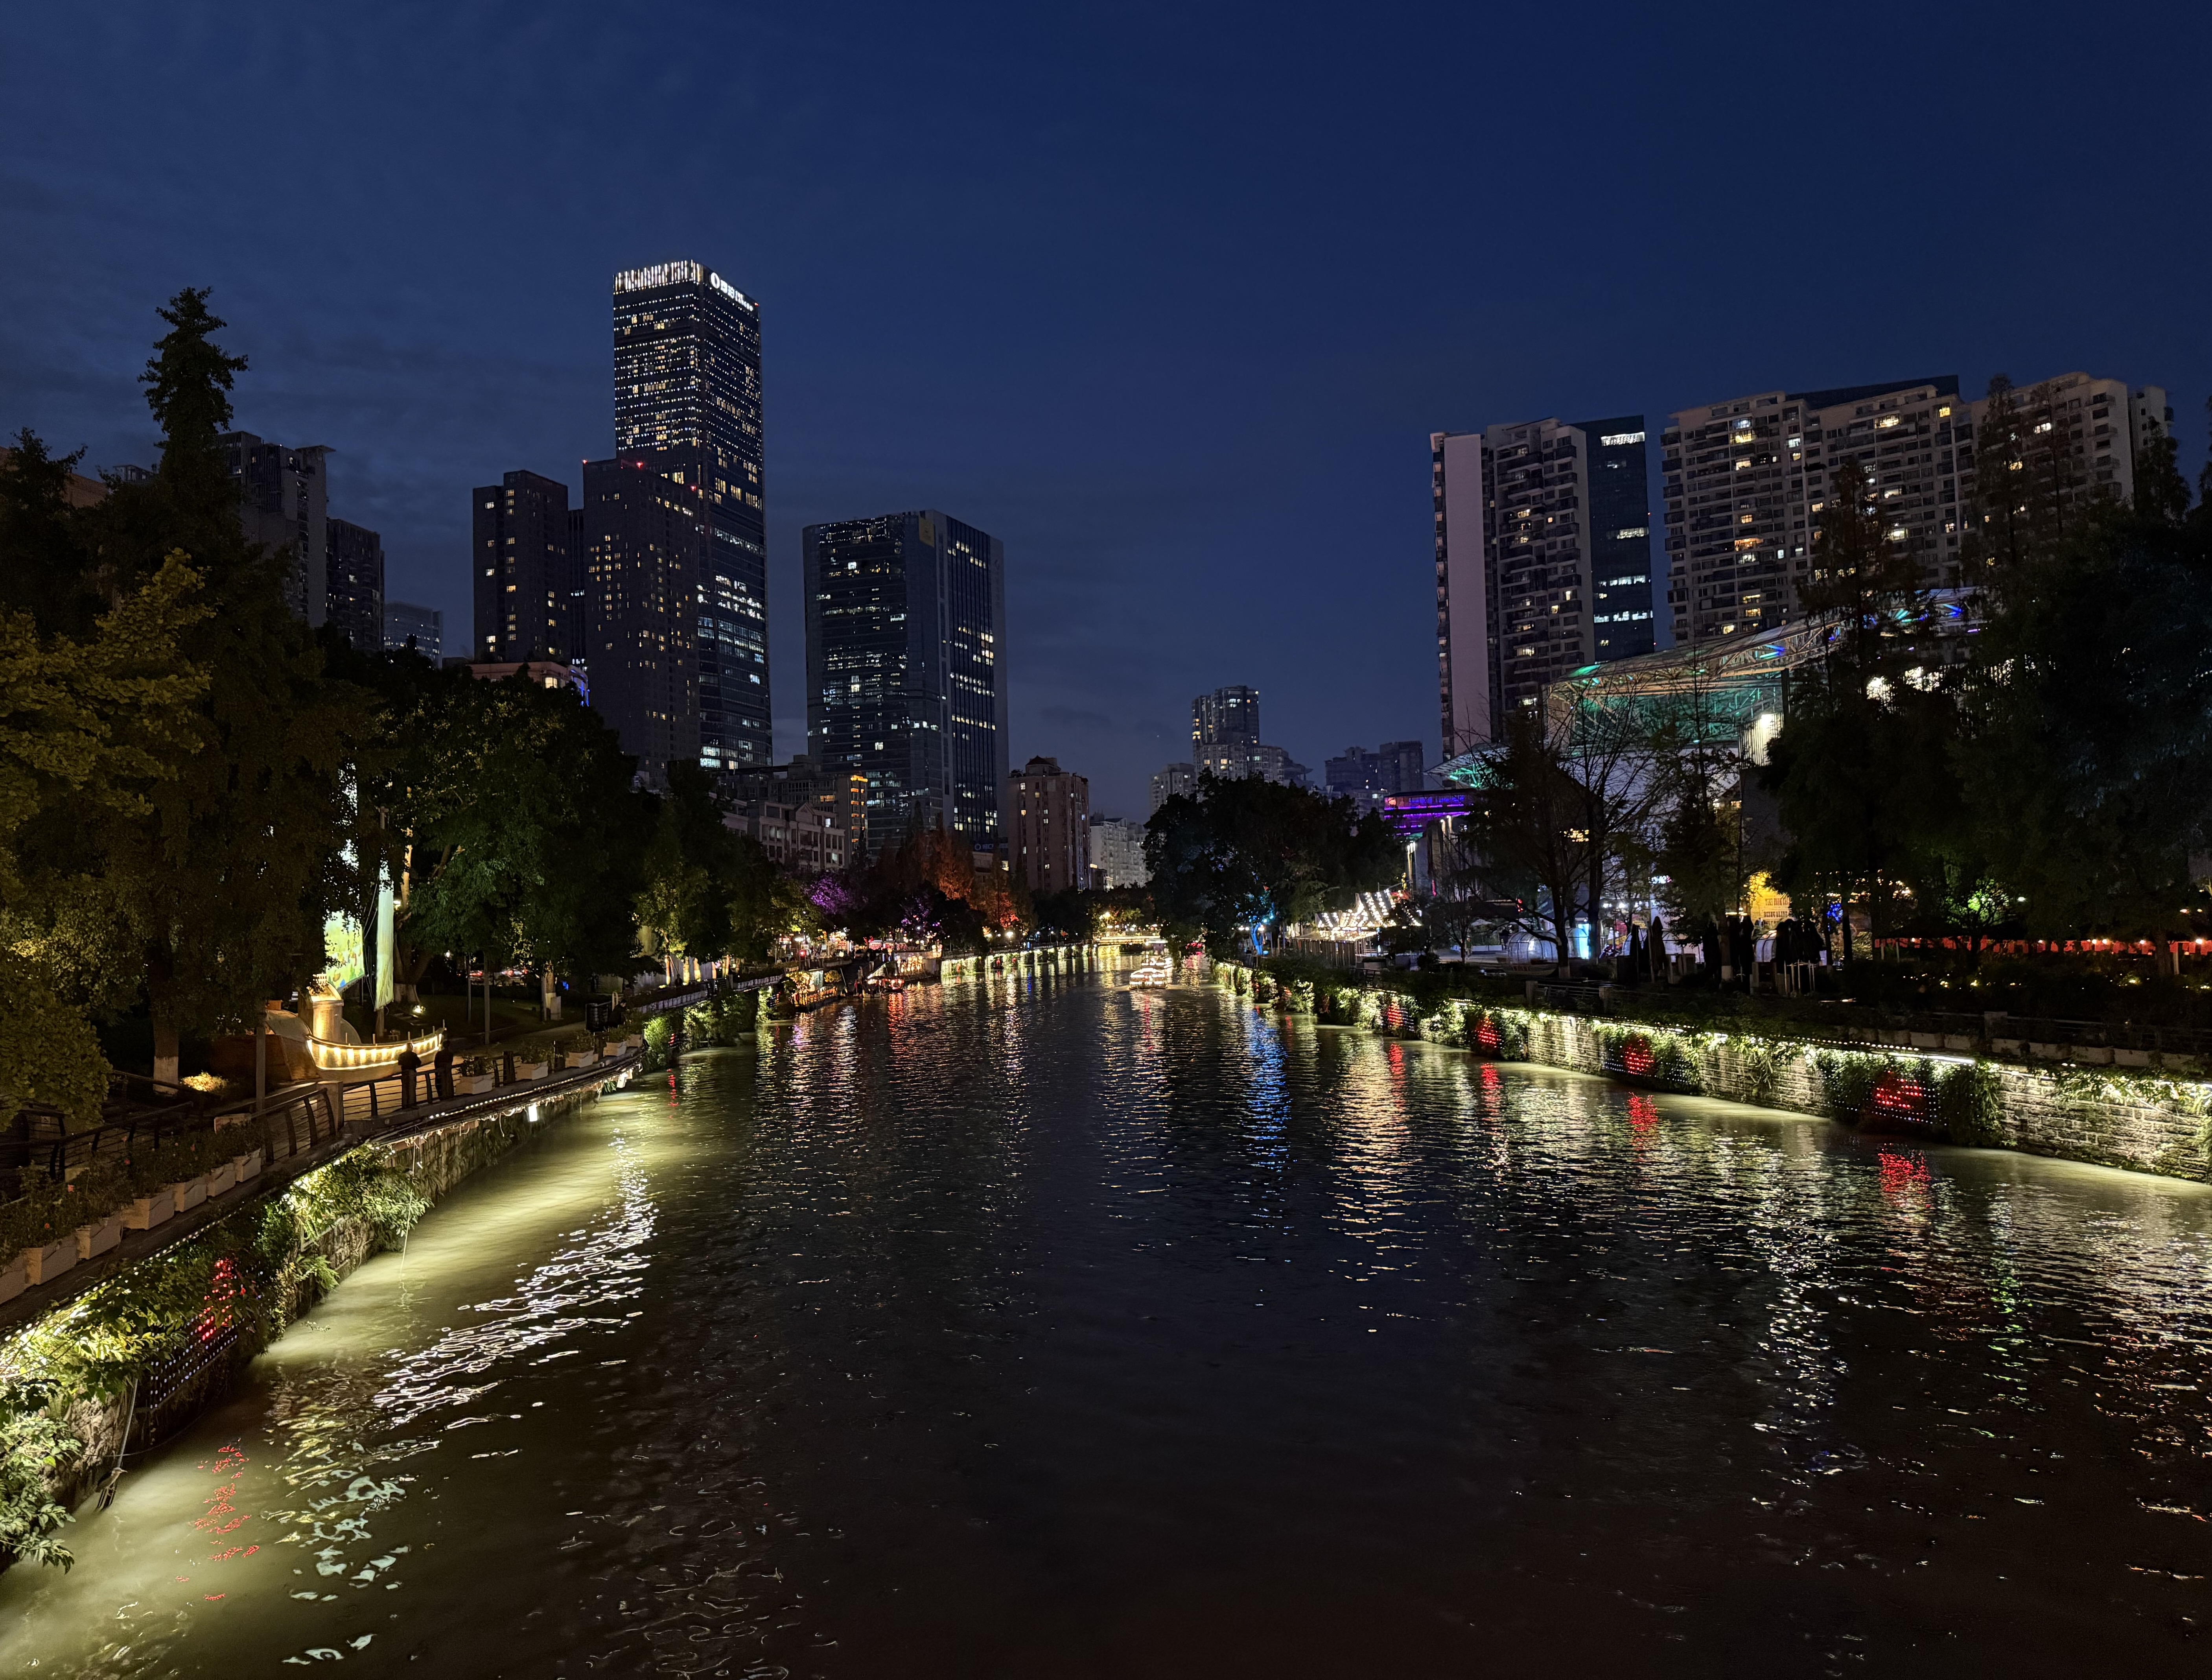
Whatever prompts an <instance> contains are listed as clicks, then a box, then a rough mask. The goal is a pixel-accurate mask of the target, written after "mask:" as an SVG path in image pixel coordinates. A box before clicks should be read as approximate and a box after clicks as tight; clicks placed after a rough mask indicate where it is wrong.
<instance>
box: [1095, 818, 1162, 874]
mask: <svg viewBox="0 0 2212 1680" xmlns="http://www.w3.org/2000/svg"><path fill="white" fill-rule="evenodd" d="M1149 880H1152V870H1151V868H1150V867H1148V866H1147V865H1146V862H1145V825H1143V824H1142V823H1127V822H1123V821H1122V820H1121V819H1120V818H1119V817H1093V818H1092V819H1091V886H1096V887H1101V888H1112V887H1117V886H1144V885H1145V884H1146V882H1147V881H1149Z"/></svg>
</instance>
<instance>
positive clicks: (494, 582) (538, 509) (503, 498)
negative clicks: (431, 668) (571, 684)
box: [469, 472, 579, 661]
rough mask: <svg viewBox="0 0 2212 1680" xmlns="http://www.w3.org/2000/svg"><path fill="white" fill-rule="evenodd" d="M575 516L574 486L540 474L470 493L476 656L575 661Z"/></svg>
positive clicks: (517, 475)
mask: <svg viewBox="0 0 2212 1680" xmlns="http://www.w3.org/2000/svg"><path fill="white" fill-rule="evenodd" d="M570 513H571V510H570V508H569V506H568V485H566V484H562V482H561V481H560V480H559V479H557V478H544V477H543V476H541V475H540V474H538V473H535V472H510V473H507V475H506V476H505V477H504V478H501V480H500V482H499V483H498V484H484V485H480V486H478V487H477V489H476V490H471V492H470V493H469V518H470V524H471V530H472V532H473V533H474V536H473V540H472V543H471V553H472V554H473V555H474V557H475V559H474V563H473V564H472V565H471V568H470V570H471V573H472V574H473V575H472V577H471V582H472V583H473V585H474V593H475V599H476V638H475V640H474V642H472V643H471V648H470V652H471V657H473V658H476V659H480V660H521V659H533V658H535V659H557V660H563V661H565V660H567V659H568V654H569V651H570V643H571V636H570V626H569V613H570V612H571V611H572V608H573V604H574V602H573V595H574V586H575V581H576V571H577V560H578V558H579V557H578V556H577V554H576V552H575V551H574V549H572V548H571V547H570V546H569V538H570V531H571V526H572V523H573V521H572V520H571V518H570Z"/></svg>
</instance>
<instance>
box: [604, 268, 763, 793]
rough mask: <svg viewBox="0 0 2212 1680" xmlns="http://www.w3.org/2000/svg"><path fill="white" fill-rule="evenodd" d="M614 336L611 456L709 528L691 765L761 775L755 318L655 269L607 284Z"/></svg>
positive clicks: (737, 302)
mask: <svg viewBox="0 0 2212 1680" xmlns="http://www.w3.org/2000/svg"><path fill="white" fill-rule="evenodd" d="M614 328H615V453H616V454H617V456H618V457H621V458H623V459H625V460H647V461H651V462H653V463H654V469H655V470H656V471H658V472H662V473H664V474H665V475H666V476H667V477H668V478H670V479H671V480H672V481H673V482H674V483H676V484H681V485H684V486H686V487H687V488H690V489H691V490H696V492H697V493H698V497H699V505H700V508H701V512H702V518H703V521H704V523H703V527H702V528H703V530H704V532H705V534H706V537H707V542H706V545H705V547H704V549H703V550H702V552H701V554H700V556H699V563H698V569H697V572H696V578H695V581H694V584H693V590H694V597H695V605H694V612H693V618H694V635H695V641H696V647H695V664H696V672H695V673H694V677H693V681H692V685H691V686H692V690H693V692H694V695H695V697H696V703H697V706H698V720H697V725H696V733H697V740H698V758H699V763H700V764H701V767H702V768H703V769H705V770H727V769H731V768H733V767H736V766H738V765H744V764H769V763H770V762H771V761H773V759H774V758H775V732H774V729H773V727H772V724H771V721H770V715H769V664H768V538H767V518H766V506H765V501H764V497H765V494H766V489H765V483H764V480H763V474H762V426H761V356H760V352H761V338H760V306H759V305H758V304H757V303H756V302H755V301H753V300H752V299H751V298H749V297H747V296H746V295H744V293H743V292H741V291H739V290H738V289H737V288H736V287H735V286H732V284H730V283H729V282H728V281H726V280H725V279H723V278H722V277H721V276H720V275H719V274H717V273H715V272H714V271H713V270H712V269H708V268H706V267H704V266H702V265H700V264H698V263H694V262H674V263H660V264H657V265H654V266H653V267H651V268H636V269H629V270H625V271H623V272H622V273H620V274H617V276H615V280H614ZM598 652H599V650H598V649H597V648H592V649H591V654H592V655H593V656H596V655H597V654H598Z"/></svg>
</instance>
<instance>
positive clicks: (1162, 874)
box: [1145, 776, 1404, 958]
mask: <svg viewBox="0 0 2212 1680" xmlns="http://www.w3.org/2000/svg"><path fill="white" fill-rule="evenodd" d="M1145 861H1146V865H1147V866H1148V867H1150V869H1151V871H1152V899H1153V903H1154V904H1155V905H1156V906H1158V910H1159V914H1160V918H1161V921H1162V922H1163V924H1164V926H1165V927H1166V928H1169V929H1170V931H1171V932H1173V933H1174V934H1177V935H1180V936H1184V937H1194V936H1198V937H1203V938H1204V939H1205V940H1206V948H1207V949H1208V950H1209V951H1211V952H1212V953H1214V955H1215V956H1217V957H1223V958H1226V957H1228V956H1231V955H1232V954H1234V953H1236V952H1237V950H1238V949H1239V948H1241V947H1243V945H1244V944H1245V942H1246V940H1248V939H1249V938H1250V937H1252V935H1253V932H1254V930H1255V929H1256V928H1262V927H1268V926H1280V925H1284V924H1287V923H1292V922H1307V921H1310V920H1311V919H1312V918H1313V917H1315V916H1317V915H1319V914H1320V913H1321V912H1322V911H1323V910H1332V909H1340V908H1343V907H1344V906H1346V905H1347V904H1350V903H1351V901H1352V897H1353V895H1355V894H1356V893H1358V892H1372V891H1376V890H1377V889H1379V888H1381V887H1383V886H1389V885H1390V884H1391V883H1392V882H1393V881H1395V880H1398V879H1399V878H1400V875H1401V871H1402V870H1403V868H1404V855H1403V853H1402V851H1401V849H1400V847H1399V845H1398V842H1397V837H1395V835H1394V834H1392V833H1391V831H1390V827H1389V824H1388V823H1386V822H1385V821H1384V820H1383V819H1382V818H1381V817H1380V816H1377V815H1376V814H1375V813H1371V812H1370V813H1368V814H1367V815H1365V816H1364V817H1363V816H1359V815H1358V814H1357V813H1355V812H1354V811H1353V809H1352V802H1351V801H1350V800H1328V799H1324V798H1322V796H1321V795H1320V794H1316V793H1312V792H1310V791H1309V790H1308V789H1306V788H1291V787H1286V786H1284V785H1283V784H1281V783H1279V782H1268V781H1267V780H1265V779H1263V778H1261V777H1260V776H1246V777H1243V778H1242V779H1237V780H1232V779H1230V778H1227V777H1222V776H1200V778H1199V786H1198V794H1197V796H1196V797H1195V798H1193V797H1190V796H1188V795H1178V796H1177V797H1176V798H1175V799H1171V800H1168V801H1167V802H1166V803H1165V804H1164V805H1163V806H1162V807H1160V808H1159V809H1158V811H1156V812H1155V813H1152V820H1151V821H1150V822H1148V823H1147V824H1146V825H1145Z"/></svg>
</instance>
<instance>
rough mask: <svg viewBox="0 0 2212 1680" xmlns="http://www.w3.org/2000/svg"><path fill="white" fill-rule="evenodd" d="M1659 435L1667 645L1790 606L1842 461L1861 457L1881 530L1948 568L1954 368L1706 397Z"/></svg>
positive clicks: (1952, 553)
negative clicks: (1723, 398)
mask: <svg viewBox="0 0 2212 1680" xmlns="http://www.w3.org/2000/svg"><path fill="white" fill-rule="evenodd" d="M1660 445H1661V447H1662V451H1663V453H1662V459H1661V472H1662V474H1663V476H1664V480H1665V484H1664V495H1665V497H1666V502H1667V560H1668V588H1667V601H1668V607H1669V608H1670V610H1671V613H1672V617H1673V619H1674V640H1675V642H1677V643H1679V644H1687V643H1690V642H1711V641H1715V640H1717V639H1720V638H1722V637H1725V636H1756V635H1758V634H1759V633H1760V632H1761V631H1762V630H1770V629H1771V628H1773V627H1774V626H1775V625H1777V624H1786V623H1788V622H1789V621H1790V619H1793V618H1799V617H1801V616H1802V606H1801V604H1800V602H1799V599H1798V590H1799V588H1800V587H1802V584H1803V583H1804V581H1805V577H1806V575H1807V573H1808V571H1809V570H1810V569H1812V564H1813V540H1814V535H1815V533H1818V531H1819V529H1820V514H1821V512H1822V510H1823V509H1824V508H1825V507H1826V502H1827V488H1828V485H1829V484H1831V483H1832V479H1833V475H1834V472H1835V470H1836V468H1837V467H1838V466H1840V465H1842V464H1843V463H1844V461H1846V460H1858V461H1860V462H1861V463H1862V464H1863V466H1865V467H1866V469H1867V471H1868V472H1869V475H1870V476H1871V477H1872V478H1873V480H1874V489H1875V498H1876V500H1875V505H1876V507H1877V508H1880V509H1881V514H1882V516H1883V518H1884V520H1885V521H1886V522H1887V533H1888V536H1889V539H1890V540H1891V541H1893V542H1897V543H1902V544H1905V545H1908V546H1909V547H1910V548H1911V551H1913V552H1914V553H1917V555H1919V556H1920V557H1921V562H1922V565H1923V570H1924V573H1925V575H1926V576H1927V579H1928V581H1929V583H1931V584H1941V583H1945V582H1948V581H1950V579H1951V577H1952V575H1954V573H1955V570H1956V569H1957V566H1958V563H1959V557H1960V534H1961V532H1962V530H1963V527H1962V525H1961V522H1960V508H1961V507H1962V506H1964V505H1965V503H1966V498H1967V496H1968V494H1969V492H1970V490H1971V488H1972V423H1971V422H1970V420H1969V418H1968V417H1967V414H1966V405H1964V404H1962V403H1961V402H1960V400H1959V380H1958V376H1957V375H1956V374H1938V375H1936V376H1934V377H1931V378H1928V379H1917V380H1892V381H1890V382H1888V383H1887V384H1880V385H1857V386H1846V387H1841V388H1838V389H1835V390H1829V391H1804V392H1788V391H1762V392H1757V393H1753V394H1752V395H1750V396H1747V397H1736V398H1732V399H1729V401H1727V402H1724V403H1709V404H1706V405H1703V406H1701V407H1698V408H1692V409H1684V410H1682V411H1680V412H1678V413H1676V414H1674V415H1673V416H1672V417H1670V421H1669V423H1668V428H1667V429H1666V431H1665V432H1664V433H1663V434H1662V436H1661V438H1660Z"/></svg>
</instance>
